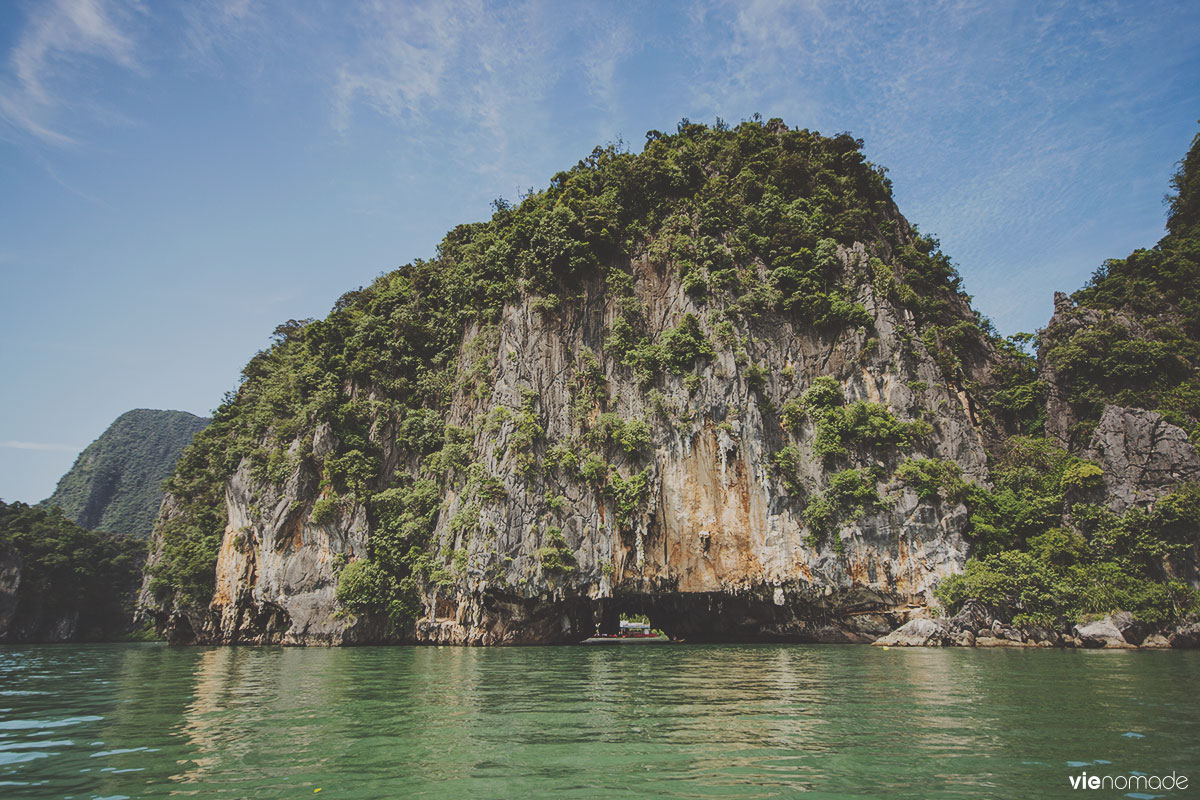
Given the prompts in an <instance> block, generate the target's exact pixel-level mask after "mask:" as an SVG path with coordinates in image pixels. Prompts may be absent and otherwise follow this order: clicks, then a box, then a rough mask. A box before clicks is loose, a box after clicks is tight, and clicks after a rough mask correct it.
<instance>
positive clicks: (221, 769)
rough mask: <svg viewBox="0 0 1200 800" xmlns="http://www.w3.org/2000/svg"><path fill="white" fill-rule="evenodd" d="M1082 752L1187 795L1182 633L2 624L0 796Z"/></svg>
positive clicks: (568, 781) (837, 775)
mask: <svg viewBox="0 0 1200 800" xmlns="http://www.w3.org/2000/svg"><path fill="white" fill-rule="evenodd" d="M1084 771H1086V772H1087V773H1088V775H1093V774H1095V775H1106V774H1107V775H1121V774H1124V775H1128V774H1129V773H1130V772H1131V771H1138V772H1143V773H1146V774H1149V775H1155V774H1170V773H1171V772H1172V771H1175V772H1176V774H1180V775H1188V776H1189V779H1190V784H1191V785H1190V786H1189V790H1188V791H1185V792H1179V791H1173V792H1159V793H1153V792H1152V793H1143V794H1137V793H1135V794H1134V796H1135V797H1147V796H1153V795H1154V794H1158V795H1159V796H1167V797H1181V796H1197V795H1200V791H1195V792H1193V791H1191V789H1192V787H1193V786H1200V652H1096V651H1088V652H1072V651H1059V650H1050V651H1047V650H1033V651H1030V650H959V649H947V650H923V649H890V650H883V649H881V648H875V647H864V646H834V645H827V646H819V645H818V646H804V645H758V646H734V645H728V646H720V645H716V646H690V645H679V646H658V647H653V646H651V647H608V648H605V647H595V648H587V647H558V648H542V647H537V648H513V649H463V648H432V647H426V648H407V647H396V648H356V649H342V650H324V649H279V648H253V647H230V648H199V647H192V648H172V647H167V646H164V645H156V644H129V645H83V646H72V645H58V646H43V647H13V646H6V647H0V797H5V798H8V797H14V798H16V797H74V798H96V797H107V798H116V797H158V796H165V795H180V796H195V797H205V798H208V797H246V798H249V797H254V798H276V797H290V798H300V797H313V796H314V794H319V797H321V798H323V799H324V798H331V799H332V798H381V797H397V798H401V797H430V798H490V797H511V798H539V797H553V798H572V797H637V798H642V797H736V798H750V797H792V796H798V795H800V794H802V793H803V794H804V796H805V797H811V798H834V797H839V798H841V797H863V798H884V797H886V798H903V797H912V798H936V797H1021V798H1025V797H1060V796H1061V797H1079V796H1080V794H1079V793H1078V792H1075V791H1072V790H1071V789H1070V787H1069V785H1068V777H1069V776H1071V775H1078V774H1080V773H1081V772H1084ZM317 789H320V792H319V793H317V792H316V791H315V790H317ZM1124 794H1125V792H1119V791H1117V792H1114V791H1103V790H1102V791H1091V792H1084V793H1083V796H1084V797H1089V796H1091V797H1120V796H1122V795H1124Z"/></svg>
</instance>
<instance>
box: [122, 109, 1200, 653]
mask: <svg viewBox="0 0 1200 800" xmlns="http://www.w3.org/2000/svg"><path fill="white" fill-rule="evenodd" d="M658 136H659V137H661V135H658ZM647 187H650V188H647ZM855 204H857V205H855ZM1056 306H1058V312H1059V313H1058V314H1057V315H1056V317H1057V319H1058V322H1057V323H1052V327H1054V325H1056V324H1057V326H1058V329H1059V330H1060V332H1061V331H1062V330H1065V329H1066V327H1068V326H1074V327H1071V329H1070V331H1067V333H1066V334H1065V336H1066V338H1070V336H1072V335H1074V333H1077V332H1078V331H1086V330H1088V328H1087V325H1088V320H1087V319H1085V318H1084V317H1085V316H1086V315H1084V314H1083V312H1081V311H1079V310H1075V309H1073V308H1071V306H1072V304H1071V301H1069V300H1067V299H1066V298H1060V299H1059V300H1058V301H1057V302H1056ZM1089 313H1090V312H1089ZM1097 313H1099V312H1097ZM1131 324H1132V323H1131ZM277 337H278V341H277V344H276V345H275V346H274V347H273V348H272V349H270V350H268V351H264V352H263V353H261V354H259V356H258V357H256V358H255V359H254V360H253V361H252V362H251V363H250V365H248V366H247V368H246V371H245V373H244V376H245V381H244V383H243V384H242V387H241V389H240V390H239V393H238V395H237V397H236V398H235V399H234V400H233V401H232V402H231V403H230V404H228V405H227V406H225V407H223V408H222V409H221V410H219V411H218V413H217V415H216V420H215V422H214V424H213V426H212V428H211V429H210V430H209V431H206V432H205V434H203V435H202V436H201V437H198V439H197V443H196V444H195V445H193V448H192V450H190V451H189V453H188V454H185V456H184V459H183V460H182V461H181V465H180V467H179V469H178V470H177V472H176V475H175V477H174V478H173V479H172V491H171V492H170V493H169V494H168V496H167V499H166V501H165V502H164V504H163V508H162V512H161V514H160V517H159V520H158V523H157V526H156V533H155V537H154V539H153V541H152V553H151V557H150V562H149V565H148V566H149V569H148V579H147V581H146V583H145V585H144V587H143V591H142V596H141V600H140V604H141V606H142V608H143V610H144V613H146V614H149V615H151V616H153V617H154V618H155V619H156V620H157V622H158V623H159V625H160V627H161V628H162V629H163V630H165V631H166V632H167V633H168V635H170V636H171V637H172V638H174V639H175V640H177V641H200V642H279V643H284V644H333V645H337V644H354V643H367V642H398V641H417V642H438V643H453V644H520V643H538V642H570V641H578V640H579V639H581V638H583V637H585V636H587V635H589V634H591V633H592V632H593V631H594V630H595V628H596V627H597V626H600V627H601V628H611V627H613V626H614V625H615V622H616V619H617V618H618V615H619V614H621V613H645V614H648V615H649V616H650V619H651V621H652V623H653V624H654V625H655V626H657V627H660V628H662V629H664V630H665V631H667V632H668V633H671V634H674V635H680V636H684V637H687V638H688V639H689V640H692V641H704V640H717V639H719V640H734V639H746V640H787V641H867V640H870V639H873V638H875V637H876V636H878V635H880V634H882V633H886V632H888V631H890V630H892V629H894V628H896V627H897V626H899V625H901V624H902V623H905V622H906V621H908V620H909V619H910V618H914V617H923V616H927V615H928V614H929V613H930V612H929V606H931V605H932V604H933V602H934V597H933V590H934V588H935V587H936V586H938V584H939V583H940V582H942V581H944V580H945V579H946V578H948V577H949V576H952V575H958V574H959V573H962V572H963V569H964V565H966V563H967V561H968V557H969V556H970V555H971V553H972V548H973V547H974V546H975V543H976V541H977V538H976V537H977V536H979V535H981V534H980V531H981V530H982V531H983V535H991V536H992V537H993V538H994V542H992V543H989V545H988V546H989V547H993V549H996V548H1005V547H1020V546H1024V545H1025V540H1024V538H1015V537H1026V538H1028V537H1033V536H1034V535H1035V534H1037V533H1038V531H1037V530H1026V529H1018V528H1017V527H1015V526H1016V525H1018V524H1020V525H1025V524H1026V522H1024V521H1019V522H1018V523H1013V524H1011V525H1010V524H1009V522H1008V521H1007V520H1006V519H1005V514H1006V513H1007V512H1008V510H1009V509H1012V508H1015V506H1014V503H1019V502H1022V501H1021V500H1020V497H1022V495H1020V491H1023V490H1022V488H1021V486H1022V485H1023V484H1021V481H1022V480H1024V479H1023V478H1021V477H1020V475H1019V472H1020V469H1018V468H1016V467H1014V468H1013V471H1012V472H1011V475H1017V477H1016V478H1012V477H1011V475H1010V476H1009V478H1006V480H1009V481H1010V483H1011V484H1012V486H1010V487H1007V488H1006V489H1005V491H1006V492H1009V494H1006V495H996V496H993V495H991V494H989V492H990V475H989V457H988V453H989V450H991V451H992V453H993V455H995V453H996V452H999V451H1001V450H1003V448H999V447H996V446H995V445H996V444H997V443H998V442H1002V441H1004V440H1005V439H1006V437H1008V436H1010V435H1011V434H1012V433H1014V432H1015V427H1016V425H1017V422H1014V420H1015V419H1016V418H1017V417H1018V416H1020V415H1021V414H1025V417H1026V419H1025V422H1026V423H1027V422H1028V419H1027V418H1028V413H1027V412H1028V409H1029V408H1030V407H1033V406H1036V405H1037V403H1038V392H1039V391H1040V390H1039V389H1038V388H1037V387H1038V385H1039V384H1037V383H1036V381H1035V379H1034V377H1033V376H1032V375H1025V376H1023V377H1022V374H1019V373H1021V370H1022V369H1025V367H1023V366H1021V365H1022V364H1023V363H1024V362H1023V361H1021V358H1022V356H1021V355H1020V354H1018V353H1016V352H1015V351H1014V350H1012V349H1011V348H1010V349H1009V350H1007V351H1002V348H1001V347H1000V345H1001V344H1002V343H1000V342H999V340H998V339H996V338H995V337H993V336H992V335H991V334H989V333H988V332H987V331H986V326H983V325H981V324H980V320H979V318H978V316H977V315H976V314H975V312H974V311H972V309H971V308H970V306H969V303H968V299H967V298H966V296H965V295H963V294H962V293H961V291H960V290H959V288H958V279H957V276H956V275H955V274H954V272H953V269H952V268H951V267H950V266H949V262H948V261H946V260H945V258H944V257H943V256H941V255H940V254H938V253H937V251H936V243H934V242H932V240H928V239H923V238H922V237H920V236H918V235H917V234H916V233H915V232H914V231H913V230H912V229H911V228H910V227H909V225H908V223H907V222H906V221H905V220H904V219H903V217H901V216H900V214H899V212H898V211H897V210H896V208H895V206H894V205H893V204H892V203H891V199H890V195H889V194H888V192H887V186H886V182H885V181H883V180H882V178H881V176H880V174H879V173H878V172H877V171H875V170H874V169H873V168H870V166H869V165H866V164H865V163H864V162H862V160H861V156H860V155H859V154H858V153H857V151H856V147H855V146H853V142H852V140H851V141H850V142H849V144H848V143H847V141H845V140H844V139H843V138H840V137H839V138H838V139H834V140H828V139H823V138H822V137H819V136H816V135H815V134H809V133H808V132H807V131H802V132H794V131H788V129H787V128H786V127H784V126H782V123H777V121H771V122H769V123H767V124H765V125H762V124H758V123H754V124H751V123H746V124H744V125H743V126H740V127H739V128H738V129H736V130H735V131H728V130H726V129H723V128H717V129H713V130H709V129H703V128H702V126H683V125H681V128H680V134H679V136H678V137H665V138H655V135H654V132H652V134H651V136H650V140H649V142H648V144H647V148H646V151H645V152H644V153H643V154H641V155H639V156H629V155H627V154H626V155H613V154H612V153H601V151H597V152H596V153H593V157H592V159H590V160H588V161H585V162H581V163H580V165H579V166H578V167H577V168H576V169H575V170H572V171H571V172H570V173H561V174H560V175H559V176H556V177H555V179H554V182H553V184H552V186H551V189H550V190H548V191H547V192H546V193H544V194H542V195H536V196H533V197H531V198H529V199H527V200H526V201H525V202H524V203H523V204H522V205H521V206H520V207H519V208H517V209H512V208H509V207H506V206H499V207H498V211H497V214H496V216H495V217H494V218H493V220H492V221H491V222H490V223H486V224H484V223H481V224H479V225H477V226H463V227H462V228H459V229H456V230H455V231H453V232H451V234H450V235H449V236H448V237H447V239H446V241H445V242H444V243H443V245H442V249H441V250H440V252H439V259H438V260H437V261H436V262H418V263H416V264H414V265H410V266H409V267H407V268H404V269H402V270H399V271H397V272H395V273H391V274H389V275H387V276H383V277H381V278H380V279H379V280H378V281H377V282H376V283H375V284H374V285H372V286H371V287H369V288H367V289H360V290H359V291H357V292H352V293H350V294H348V295H347V296H345V297H344V298H342V300H340V301H339V303H338V305H337V306H335V309H334V312H333V313H332V314H331V315H330V317H329V318H328V319H327V320H324V321H319V322H312V321H303V322H295V321H292V322H289V323H288V324H287V325H284V326H281V327H280V329H279V331H277ZM1058 363H1060V362H1058V361H1056V362H1055V364H1058ZM1064 363H1065V362H1064ZM1054 369H1056V367H1055V366H1054V365H1046V366H1045V368H1044V370H1045V374H1046V375H1048V376H1049V377H1048V378H1047V383H1048V384H1049V387H1050V398H1049V407H1050V408H1049V412H1050V413H1049V415H1048V417H1049V422H1048V423H1047V427H1048V429H1049V432H1050V434H1051V436H1052V438H1054V439H1055V440H1057V441H1058V442H1059V443H1060V444H1062V445H1069V446H1072V447H1073V448H1074V449H1075V451H1076V452H1080V451H1081V449H1082V448H1081V446H1080V445H1078V444H1077V443H1072V441H1071V440H1072V437H1075V438H1078V437H1080V436H1082V435H1083V429H1082V428H1078V427H1077V426H1076V423H1077V421H1078V420H1077V419H1076V418H1075V416H1073V415H1075V413H1076V412H1075V408H1076V407H1077V406H1078V402H1079V401H1078V398H1076V397H1075V396H1073V395H1072V396H1071V397H1067V393H1068V390H1069V388H1070V387H1069V386H1065V385H1064V383H1063V381H1059V380H1057V379H1056V378H1055V375H1054ZM1027 371H1031V368H1030V369H1029V370H1027ZM1005 376H1007V377H1005ZM1014 376H1016V377H1014ZM1006 381H1007V383H1006ZM1056 392H1057V393H1058V394H1056ZM1073 403H1074V405H1072V404H1073ZM1110 412H1111V413H1110ZM1026 427H1028V426H1027V425H1026ZM1087 432H1089V433H1090V432H1091V429H1089V430H1088V431H1087ZM1180 436H1182V437H1183V438H1182V439H1180ZM1188 447H1190V445H1189V444H1188V443H1187V436H1186V434H1185V433H1183V431H1181V430H1180V429H1178V428H1176V427H1174V426H1172V425H1171V424H1170V423H1168V422H1166V421H1165V420H1163V419H1161V418H1160V417H1159V416H1158V415H1156V414H1152V413H1150V412H1141V411H1137V410H1133V409H1126V408H1118V407H1115V406H1114V407H1113V408H1111V409H1110V410H1109V411H1106V412H1105V414H1104V416H1103V419H1102V420H1101V421H1100V423H1099V425H1098V426H1095V427H1094V435H1093V436H1092V438H1091V447H1090V449H1089V450H1088V453H1087V457H1088V458H1090V459H1093V460H1094V461H1095V462H1097V463H1098V464H1100V465H1101V468H1102V470H1103V481H1104V487H1103V489H1101V490H1098V491H1100V494H1101V498H1100V499H1101V500H1103V501H1106V502H1110V507H1111V508H1112V510H1113V511H1115V512H1117V513H1121V512H1123V511H1124V510H1125V509H1126V508H1128V507H1130V506H1138V507H1148V506H1150V505H1152V504H1153V501H1154V500H1155V499H1156V498H1159V497H1161V496H1162V495H1163V494H1164V492H1166V491H1167V490H1168V489H1170V488H1171V486H1174V485H1178V484H1179V483H1180V482H1186V481H1189V480H1193V479H1194V478H1196V477H1198V476H1200V472H1198V471H1197V469H1196V467H1197V465H1196V464H1195V463H1194V462H1195V460H1196V458H1197V457H1196V453H1195V449H1194V448H1193V449H1191V450H1188ZM1011 451H1012V452H1022V453H1037V452H1043V451H1042V450H1038V448H1037V447H1032V446H1028V445H1022V446H1019V447H1016V448H1011ZM1063 455H1064V456H1067V455H1068V454H1063ZM1055 458H1056V459H1057V458H1058V457H1055ZM1070 459H1074V460H1075V461H1078V459H1077V458H1075V457H1074V456H1070V457H1069V458H1068V459H1067V460H1063V459H1058V460H1054V459H1051V462H1053V463H1055V464H1058V465H1059V466H1057V467H1055V469H1060V470H1061V469H1063V468H1064V467H1063V465H1064V464H1067V463H1068V462H1069V461H1070ZM1189 459H1190V460H1189ZM1051 462H1047V463H1051ZM1072 463H1073V462H1072ZM1090 474H1091V473H1088V472H1087V471H1086V470H1083V471H1079V470H1076V472H1075V473H1071V475H1072V476H1076V477H1073V478H1071V480H1078V481H1081V483H1080V485H1081V486H1084V485H1085V484H1086V481H1087V480H1088V479H1089V478H1088V476H1089V475H1090ZM1078 476H1082V477H1078ZM1067 480H1068V479H1067V478H1065V477H1064V482H1063V486H1064V487H1065V486H1067ZM1052 482H1053V484H1054V485H1053V491H1060V489H1059V486H1058V483H1057V477H1055V478H1054V481H1052ZM1026 483H1028V481H1026ZM1086 486H1091V489H1089V490H1094V489H1095V486H1094V485H1092V484H1086ZM1013 487H1015V488H1013ZM1039 491H1040V490H1039ZM1072 491H1074V489H1072ZM1014 492H1015V493H1014ZM1033 494H1038V493H1037V492H1033ZM1039 497H1040V495H1039ZM1060 497H1061V494H1060ZM1037 502H1042V501H1041V500H1040V499H1039V500H1038V501H1037ZM1043 505H1044V503H1043ZM976 511H978V512H979V513H980V515H981V516H979V520H981V521H976V520H975V516H976V513H975V512H976ZM988 514H991V515H992V516H990V517H989V516H988ZM1037 514H1038V515H1040V516H1039V517H1038V519H1041V518H1046V520H1043V521H1045V523H1046V524H1047V525H1055V524H1057V521H1056V520H1054V519H1052V518H1049V517H1047V515H1046V512H1045V510H1044V509H1039V510H1038V511H1037ZM1064 520H1065V521H1066V522H1068V523H1069V522H1070V520H1069V518H1064ZM1038 524H1041V523H1040V522H1039V523H1038ZM989 531H990V533H989ZM1030 540H1031V541H1032V539H1030ZM1015 607H1017V608H1019V607H1020V605H1019V603H1018V604H1017V605H1016V606H1015Z"/></svg>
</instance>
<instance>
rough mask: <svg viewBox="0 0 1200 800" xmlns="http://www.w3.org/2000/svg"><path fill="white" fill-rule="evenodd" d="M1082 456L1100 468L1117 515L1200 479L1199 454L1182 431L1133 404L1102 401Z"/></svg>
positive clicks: (1106, 492)
mask: <svg viewBox="0 0 1200 800" xmlns="http://www.w3.org/2000/svg"><path fill="white" fill-rule="evenodd" d="M1085 456H1086V457H1087V458H1089V459H1091V460H1093V461H1095V462H1097V463H1098V464H1100V467H1101V469H1103V470H1104V488H1105V496H1106V500H1107V503H1108V506H1109V508H1111V509H1112V510H1113V511H1114V512H1116V513H1118V514H1122V513H1124V512H1125V511H1127V510H1128V509H1130V508H1132V507H1134V506H1147V505H1150V504H1152V503H1153V502H1154V501H1155V500H1157V499H1158V498H1160V497H1162V496H1163V495H1165V494H1167V493H1169V492H1170V491H1171V490H1173V489H1175V488H1177V487H1178V486H1179V484H1181V483H1184V482H1187V481H1194V480H1197V479H1198V478H1200V453H1197V451H1196V448H1195V447H1194V446H1192V443H1191V442H1189V441H1188V436H1187V434H1186V433H1185V432H1184V431H1183V430H1182V429H1181V428H1178V427H1176V426H1175V425H1172V424H1171V423H1169V422H1167V421H1166V420H1164V419H1163V418H1162V416H1160V415H1159V414H1157V413H1155V412H1153V411H1145V410H1142V409H1138V408H1122V407H1120V406H1106V407H1105V408H1104V414H1103V415H1102V416H1101V418H1100V424H1099V425H1097V426H1096V430H1095V432H1094V433H1093V434H1092V439H1091V442H1090V444H1089V445H1088V448H1087V450H1086V452H1085Z"/></svg>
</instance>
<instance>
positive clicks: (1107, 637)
mask: <svg viewBox="0 0 1200 800" xmlns="http://www.w3.org/2000/svg"><path fill="white" fill-rule="evenodd" d="M1073 633H1074V634H1075V642H1076V644H1077V646H1079V647H1089V648H1096V647H1108V648H1130V647H1137V643H1135V642H1130V641H1128V640H1127V639H1126V638H1125V636H1124V634H1122V632H1121V628H1120V627H1118V625H1117V624H1116V622H1115V621H1114V620H1113V618H1112V617H1111V616H1108V617H1104V618H1103V619H1098V620H1096V621H1095V622H1089V623H1087V624H1086V625H1076V626H1075V627H1074V629H1073ZM1139 641H1140V640H1139Z"/></svg>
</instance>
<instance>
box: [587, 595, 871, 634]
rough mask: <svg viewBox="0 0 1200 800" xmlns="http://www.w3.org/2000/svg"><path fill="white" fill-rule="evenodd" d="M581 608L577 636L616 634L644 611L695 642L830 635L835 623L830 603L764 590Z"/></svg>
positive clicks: (610, 600) (653, 622)
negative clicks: (787, 598)
mask: <svg viewBox="0 0 1200 800" xmlns="http://www.w3.org/2000/svg"><path fill="white" fill-rule="evenodd" d="M580 611H582V612H583V613H580V614H578V616H577V617H576V626H575V630H574V632H575V634H576V635H577V637H578V639H577V640H578V641H582V640H583V639H585V638H588V637H590V636H594V635H596V634H601V635H607V636H612V635H616V634H618V633H619V632H620V621H621V619H622V617H625V618H626V619H630V618H636V617H643V616H644V617H645V618H646V619H648V620H649V623H650V626H651V627H652V628H654V629H657V630H660V631H662V632H663V633H665V634H666V635H667V636H669V637H671V639H673V640H683V641H686V642H691V643H710V642H816V641H830V640H831V638H830V630H831V626H834V625H836V623H837V615H836V614H834V613H831V609H829V608H825V607H820V606H816V605H808V604H804V605H803V606H800V607H797V606H796V605H794V604H790V603H789V604H779V603H777V602H776V601H775V599H774V598H773V597H772V596H771V594H768V593H767V592H765V591H763V592H747V593H745V594H739V595H731V594H725V593H722V592H664V593H645V594H641V593H636V594H635V593H629V594H624V593H622V594H616V595H613V596H612V597H605V598H599V599H596V600H591V601H588V602H587V603H586V605H585V607H584V608H583V609H580ZM832 640H833V641H839V640H840V641H847V639H845V638H840V637H837V636H834V638H833V639H832Z"/></svg>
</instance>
